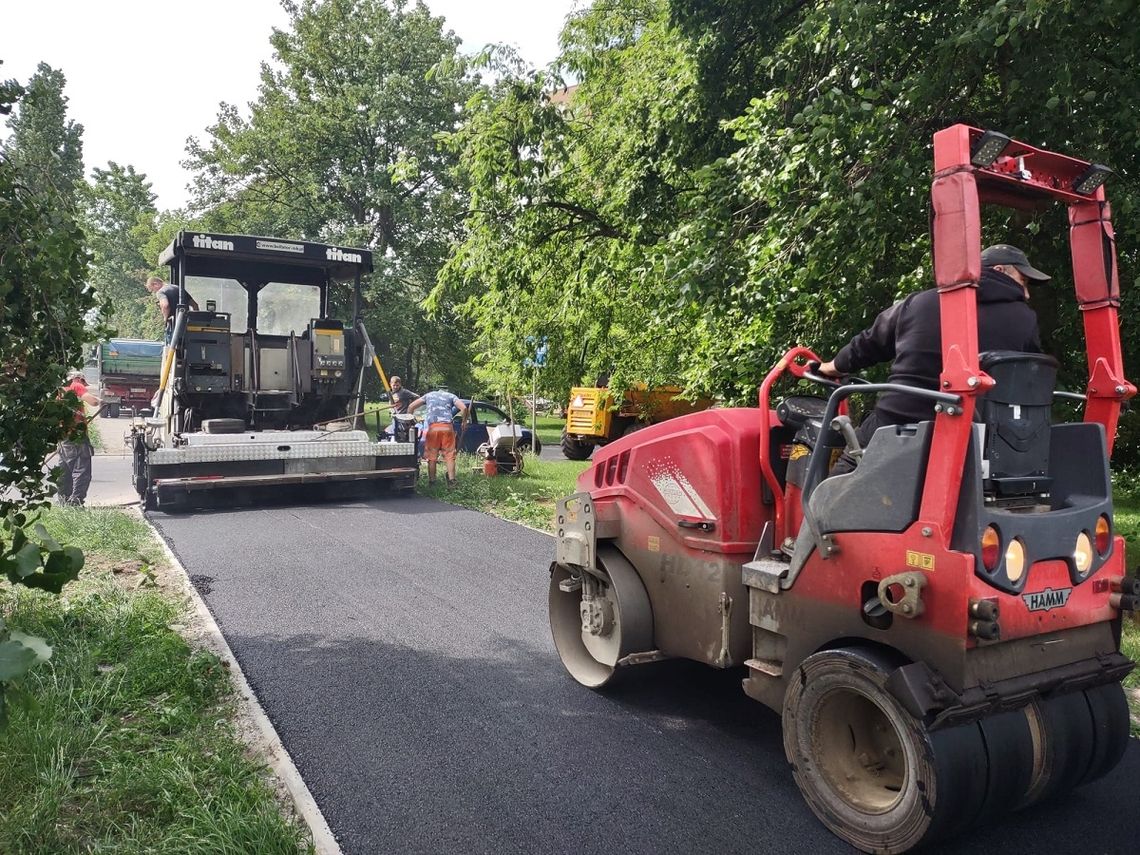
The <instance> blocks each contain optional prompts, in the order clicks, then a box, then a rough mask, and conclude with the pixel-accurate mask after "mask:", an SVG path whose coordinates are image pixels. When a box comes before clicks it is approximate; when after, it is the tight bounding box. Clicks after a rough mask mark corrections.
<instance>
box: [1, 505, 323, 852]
mask: <svg viewBox="0 0 1140 855" xmlns="http://www.w3.org/2000/svg"><path fill="white" fill-rule="evenodd" d="M43 521H44V523H45V526H46V527H47V528H48V530H49V531H51V532H52V533H53V534H55V535H57V536H60V537H66V538H67V540H68V542H71V543H74V544H75V545H77V546H80V547H81V548H83V549H84V550H85V551H88V566H87V567H85V569H84V571H83V574H82V576H81V577H80V579H79V581H77V582H75V583H73V584H71V585H69V586H68V587H67V588H66V589H65V591H64V596H63V597H61V598H56V597H52V596H49V595H46V594H43V593H41V592H37V591H27V590H23V589H20V590H13V589H12V588H9V587H6V586H5V587H0V613H3V614H4V616H5V618H6V619H7V620H8V623H9V625H10V627H11V628H13V629H19V630H21V631H23V632H28V633H32V634H35V635H40V636H43V637H45V638H46V639H47V640H48V642H49V643H50V644H51V645H52V646H53V648H54V651H53V655H52V658H51V660H50V661H49V662H47V663H46V664H44V665H42V666H40V667H38V668H36V669H35V670H33V671H32V672H31V674H30V675H29V676H28V678H27V679H26V680H25V681H24V688H25V689H27V690H28V691H29V693H30V694H31V696H32V697H33V698H34V699H35V704H34V706H32V707H31V708H28V709H22V708H16V709H14V710H13V711H12V713H13V714H12V717H11V723H10V725H9V727H8V728H7V729H6V730H4V731H0V757H2V758H3V762H0V852H20V853H31V854H32V855H38V853H44V855H47V853H53V855H54V853H70V852H74V853H79V852H94V851H98V852H116V853H136V852H137V853H143V852H185V853H191V852H194V853H197V852H201V853H207V852H209V853H235V855H236V853H244V852H258V853H262V852H265V853H296V852H305V851H310V846H309V843H308V841H307V832H306V831H305V830H304V829H303V828H302V827H300V826H298V825H297V824H296V823H294V822H291V821H288V820H286V819H285V818H284V817H283V816H282V814H281V811H280V807H279V804H278V802H277V800H276V797H275V796H274V793H273V791H272V789H271V788H270V785H269V783H268V781H267V779H266V774H265V771H264V768H263V767H262V766H261V765H260V764H259V763H257V762H255V761H254V760H252V759H251V758H250V757H248V756H247V753H246V748H245V746H244V744H243V743H242V742H241V741H240V740H239V739H238V738H237V735H236V733H235V731H234V726H233V724H232V718H233V713H234V693H233V689H232V686H231V683H230V679H229V674H228V672H227V670H226V668H225V667H224V666H223V664H222V663H221V661H220V660H219V659H218V658H217V657H216V656H214V655H213V654H212V653H208V652H204V651H201V650H194V649H192V648H191V647H190V646H189V645H188V644H187V643H186V641H185V640H184V639H183V638H182V637H181V636H180V635H179V634H178V633H177V632H176V631H175V630H173V629H172V628H171V624H172V623H175V622H178V621H180V620H183V619H184V617H185V609H186V606H185V604H184V603H183V602H182V600H181V597H180V596H172V595H170V594H169V593H167V592H165V591H163V590H161V589H159V588H156V587H154V586H146V585H144V586H142V587H139V585H138V583H139V582H140V581H144V580H145V577H144V576H142V575H140V574H139V573H138V572H134V571H133V570H132V571H131V572H129V573H121V574H119V575H116V574H114V573H112V572H111V569H110V565H111V564H112V563H113V562H119V564H118V567H117V569H119V570H122V569H123V562H124V561H133V562H135V563H136V567H137V566H138V562H140V561H142V562H150V561H155V560H157V559H158V556H159V554H160V552H159V549H158V547H157V546H156V544H154V542H153V541H152V540H151V539H150V535H149V531H148V530H147V528H146V527H145V526H144V525H143V523H142V522H141V521H139V520H137V519H134V518H132V517H129V516H127V515H126V514H124V513H122V512H120V511H116V510H112V509H106V510H83V509H53V510H51V511H49V512H48V513H46V514H45V515H44V517H43Z"/></svg>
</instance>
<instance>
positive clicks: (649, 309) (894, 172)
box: [436, 0, 1140, 455]
mask: <svg viewBox="0 0 1140 855" xmlns="http://www.w3.org/2000/svg"><path fill="white" fill-rule="evenodd" d="M1136 11H1137V7H1136V3H1135V0H1110V2H1106V3H1103V4H1097V5H1096V8H1095V9H1093V8H1090V7H1087V6H1085V5H1083V4H1076V3H1074V2H1056V3H1051V2H1043V0H1027V2H1021V3H1012V2H1005V0H1001V1H1000V2H996V3H995V2H992V0H958V2H953V3H944V2H935V0H923V2H918V3H912V4H909V5H907V6H906V8H905V9H902V8H900V7H899V5H898V4H883V3H880V4H874V3H866V2H863V0H837V2H830V3H819V2H802V0H787V2H773V3H763V4H761V3H754V2H749V0H668V2H666V0H659V2H654V0H619V2H614V3H606V4H596V5H595V6H594V7H592V8H590V9H588V10H587V11H585V12H584V13H581V14H580V15H578V16H576V17H574V18H573V19H572V20H571V22H570V23H569V24H568V26H567V28H566V30H565V31H564V33H563V40H562V46H563V53H562V57H561V59H560V64H559V66H558V69H562V70H569V71H571V72H573V73H574V74H575V76H576V77H577V78H578V79H579V80H580V81H581V83H580V84H579V85H578V87H577V89H576V90H574V91H573V92H572V93H571V95H570V97H569V98H568V99H567V98H564V97H562V96H561V95H560V94H556V95H555V97H551V95H550V93H552V92H556V89H557V87H558V85H559V80H558V78H557V77H556V76H552V75H551V74H549V73H544V72H524V71H520V70H518V69H517V68H516V69H513V70H512V69H509V68H508V69H507V71H506V73H503V74H502V75H501V76H500V78H499V82H498V83H497V85H496V86H495V88H494V89H493V90H492V91H491V92H490V93H489V94H486V95H480V96H478V97H477V99H476V100H475V101H474V102H473V103H472V104H471V118H470V120H469V122H468V123H467V124H466V125H465V126H464V127H463V128H461V129H460V130H459V131H458V132H457V133H456V134H455V135H454V136H453V137H452V142H453V144H455V145H456V146H457V147H458V148H459V150H460V151H461V152H462V159H461V168H462V174H463V177H464V180H465V181H467V182H468V184H469V186H470V194H471V204H470V209H469V212H468V217H467V221H466V225H467V231H466V234H465V236H464V241H463V243H462V244H461V245H460V246H459V248H458V249H457V251H456V252H455V254H454V255H453V257H452V259H451V261H450V262H449V264H448V266H447V268H446V269H445V271H444V276H443V278H442V284H441V287H440V289H439V290H438V292H437V294H436V299H438V300H439V301H440V302H441V303H447V302H449V301H453V302H456V303H458V304H459V305H460V306H461V309H462V311H463V312H464V313H465V314H466V315H468V316H469V317H471V318H472V320H473V322H474V323H475V324H476V327H477V330H478V333H479V337H478V340H477V342H478V358H479V362H480V365H481V366H482V367H483V370H485V371H486V372H488V374H490V375H492V376H495V377H499V378H510V380H511V382H512V383H517V382H518V380H519V379H520V377H519V374H520V369H521V366H522V362H523V359H524V358H525V356H526V349H527V348H526V346H525V341H526V338H527V336H531V335H535V334H540V335H547V336H548V338H549V339H550V342H551V351H552V356H551V363H550V365H549V367H548V368H547V370H546V371H545V372H544V378H543V385H544V391H546V392H547V393H548V394H550V395H551V396H553V397H560V394H561V393H562V392H563V391H564V389H565V387H566V386H568V385H569V384H570V383H571V382H574V381H576V380H578V379H580V378H582V377H583V376H584V377H585V378H586V379H591V378H590V375H591V374H593V373H594V372H596V371H600V370H607V369H610V368H613V369H614V370H613V374H614V382H615V383H621V382H622V381H623V380H624V379H625V378H626V377H634V378H636V379H648V380H654V379H658V378H660V379H672V380H677V379H680V380H682V381H683V382H684V384H685V385H686V387H687V388H689V389H690V390H694V391H695V390H701V391H705V392H709V393H713V394H720V395H722V396H723V397H724V398H725V399H726V400H728V401H733V402H737V401H746V400H750V399H751V398H752V395H753V394H754V390H755V387H756V384H757V382H758V381H759V379H760V378H761V377H762V375H763V373H764V372H765V371H766V370H767V368H768V367H769V366H770V365H771V364H772V363H773V362H774V361H775V359H776V358H777V357H778V354H779V353H781V352H782V351H783V350H784V349H785V348H786V347H787V346H788V345H790V344H794V343H799V344H806V345H810V346H812V347H813V348H815V349H817V350H818V351H819V352H820V353H821V355H825V356H826V355H829V354H831V353H833V352H834V350H835V349H837V348H838V347H839V346H840V345H842V344H843V343H845V342H846V341H847V340H848V339H849V338H850V337H851V336H852V335H853V334H854V333H856V332H858V331H859V330H860V329H862V328H864V327H865V326H866V325H867V323H868V322H869V321H870V320H871V319H872V318H873V317H874V315H875V314H876V313H877V312H878V311H879V310H881V309H882V308H884V307H886V306H887V305H889V304H890V303H891V302H893V301H894V300H895V299H897V297H899V296H900V295H902V294H905V293H907V292H909V291H912V290H915V289H917V288H922V287H928V286H929V285H930V284H931V275H930V270H929V253H930V246H929V241H928V238H927V231H928V216H929V215H928V198H929V195H928V186H929V179H930V171H931V161H932V150H931V139H932V136H933V133H934V132H935V131H937V130H938V129H940V128H943V127H946V126H948V125H951V124H954V123H956V122H962V121H964V122H968V123H971V124H974V125H978V126H983V127H993V128H997V129H1000V130H1002V131H1004V132H1006V133H1009V134H1011V135H1012V136H1015V137H1018V138H1021V139H1026V140H1028V141H1030V142H1033V143H1038V144H1041V145H1043V146H1046V147H1049V148H1052V149H1054V150H1059V151H1064V152H1068V153H1072V154H1073V155H1075V156H1080V157H1085V158H1089V159H1093V160H1098V161H1102V162H1105V163H1108V164H1110V165H1112V167H1113V168H1114V169H1115V170H1116V175H1115V177H1114V178H1113V179H1112V180H1111V182H1110V184H1109V188H1108V192H1109V195H1110V197H1111V198H1112V199H1113V201H1114V211H1115V213H1116V219H1115V222H1116V228H1117V247H1118V250H1119V252H1120V262H1121V270H1122V276H1121V279H1122V284H1123V285H1124V286H1125V287H1124V290H1125V298H1124V299H1125V310H1124V313H1123V316H1124V317H1125V318H1126V319H1127V318H1128V317H1130V316H1131V315H1132V314H1134V313H1135V312H1134V310H1135V309H1136V308H1137V307H1138V306H1140V297H1137V296H1136V292H1137V289H1136V288H1135V287H1134V286H1135V285H1136V284H1140V282H1138V280H1137V273H1136V270H1137V267H1136V260H1137V251H1138V249H1140V228H1138V227H1137V226H1136V225H1135V222H1136V218H1135V217H1134V216H1133V212H1134V211H1135V210H1136V208H1137V202H1138V197H1137V191H1138V189H1140V188H1138V186H1137V184H1136V181H1137V175H1138V174H1140V161H1138V158H1140V145H1137V142H1138V141H1140V119H1138V118H1137V116H1140V111H1138V110H1137V99H1138V98H1140V85H1138V84H1140V80H1138V79H1137V77H1138V75H1140V71H1138V70H1137V69H1138V68H1140V65H1138V64H1137V59H1138V58H1140V57H1138V56H1137V53H1138V49H1140V36H1138V34H1137V30H1136V28H1135V27H1134V26H1132V24H1131V23H1130V21H1131V20H1132V18H1133V16H1134V15H1135V13H1136ZM1043 56H1048V57H1049V58H1050V61H1049V68H1048V71H1047V73H1045V72H1043V71H1042V66H1041V57H1043ZM1067 233H1068V228H1067V223H1066V221H1065V218H1064V212H1063V211H1061V210H1054V211H1051V212H1047V213H1044V214H1039V215H1036V216H1032V215H1027V214H1023V213H1018V214H1012V215H1008V214H1004V213H995V214H991V215H988V217H987V220H986V222H985V231H984V239H985V241H986V242H987V243H993V242H999V241H1009V242H1013V243H1017V244H1019V245H1021V246H1023V248H1025V249H1026V250H1027V251H1028V252H1029V253H1030V255H1031V257H1032V258H1033V259H1034V261H1035V263H1038V266H1040V267H1042V268H1044V269H1046V270H1049V271H1051V272H1055V273H1056V274H1057V277H1056V280H1055V282H1054V284H1052V285H1050V286H1048V287H1047V288H1044V289H1039V290H1038V291H1037V292H1036V293H1035V295H1034V297H1033V301H1034V304H1035V308H1036V309H1037V311H1038V314H1039V316H1040V318H1041V324H1042V331H1043V338H1044V343H1045V345H1046V347H1047V348H1048V349H1049V350H1051V351H1052V352H1054V353H1056V354H1057V355H1058V356H1060V357H1062V363H1063V364H1064V365H1065V366H1067V370H1066V372H1065V376H1064V377H1063V378H1062V383H1063V384H1065V385H1070V386H1072V385H1077V386H1079V385H1083V384H1082V375H1083V360H1082V359H1081V358H1080V356H1079V354H1080V353H1081V351H1082V348H1081V344H1080V334H1081V331H1080V323H1079V320H1078V313H1077V312H1076V310H1075V307H1074V306H1073V300H1072V297H1071V293H1070V292H1069V290H1068V289H1067V288H1066V285H1068V281H1067V280H1068V279H1069V277H1068V275H1067V273H1066V271H1067V269H1068V268H1069V266H1070V259H1069V257H1068V254H1067V249H1066V240H1067ZM1130 309H1132V310H1133V311H1131V312H1130V311H1129V310H1130ZM1124 340H1125V348H1126V363H1128V364H1135V363H1136V361H1137V358H1140V340H1137V339H1135V338H1134V337H1128V336H1125V339H1124ZM583 354H585V357H584V358H583ZM1134 430H1140V426H1135V425H1131V424H1130V423H1128V422H1126V424H1125V426H1124V427H1123V428H1122V442H1121V444H1120V445H1119V446H1118V447H1120V448H1121V451H1122V453H1123V454H1124V455H1128V454H1133V455H1135V453H1136V452H1135V449H1136V448H1137V447H1138V446H1140V443H1137V442H1135V441H1133V438H1132V434H1131V433H1130V432H1131V431H1134ZM1137 438H1140V437H1137Z"/></svg>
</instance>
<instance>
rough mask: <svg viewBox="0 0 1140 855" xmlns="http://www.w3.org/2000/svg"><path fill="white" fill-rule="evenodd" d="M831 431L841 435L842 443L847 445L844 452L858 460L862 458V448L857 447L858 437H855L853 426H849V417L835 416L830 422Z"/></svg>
mask: <svg viewBox="0 0 1140 855" xmlns="http://www.w3.org/2000/svg"><path fill="white" fill-rule="evenodd" d="M831 429H832V430H833V431H837V432H838V433H841V434H843V441H844V442H845V443H847V447H846V448H845V449H844V451H845V452H846V453H847V454H848V455H849V456H851V457H854V458H855V459H856V460H858V459H859V458H860V457H862V456H863V447H862V446H861V445H859V437H858V436H856V435H855V425H853V424H851V418H850V416H836V417H835V418H834V419H832V420H831Z"/></svg>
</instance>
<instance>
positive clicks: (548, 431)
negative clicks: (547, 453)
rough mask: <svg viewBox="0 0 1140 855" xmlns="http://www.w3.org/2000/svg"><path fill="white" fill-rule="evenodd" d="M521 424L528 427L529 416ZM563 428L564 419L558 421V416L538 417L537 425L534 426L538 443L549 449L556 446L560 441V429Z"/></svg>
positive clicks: (564, 424)
mask: <svg viewBox="0 0 1140 855" xmlns="http://www.w3.org/2000/svg"><path fill="white" fill-rule="evenodd" d="M522 424H524V425H525V426H526V427H530V416H529V415H528V416H527V418H526V421H524V422H522ZM565 426H566V419H560V418H558V416H539V417H538V424H537V425H536V429H537V431H538V440H539V442H541V443H542V444H543V445H549V446H551V447H553V446H556V445H558V443H560V442H561V441H562V428H563V427H565Z"/></svg>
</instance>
